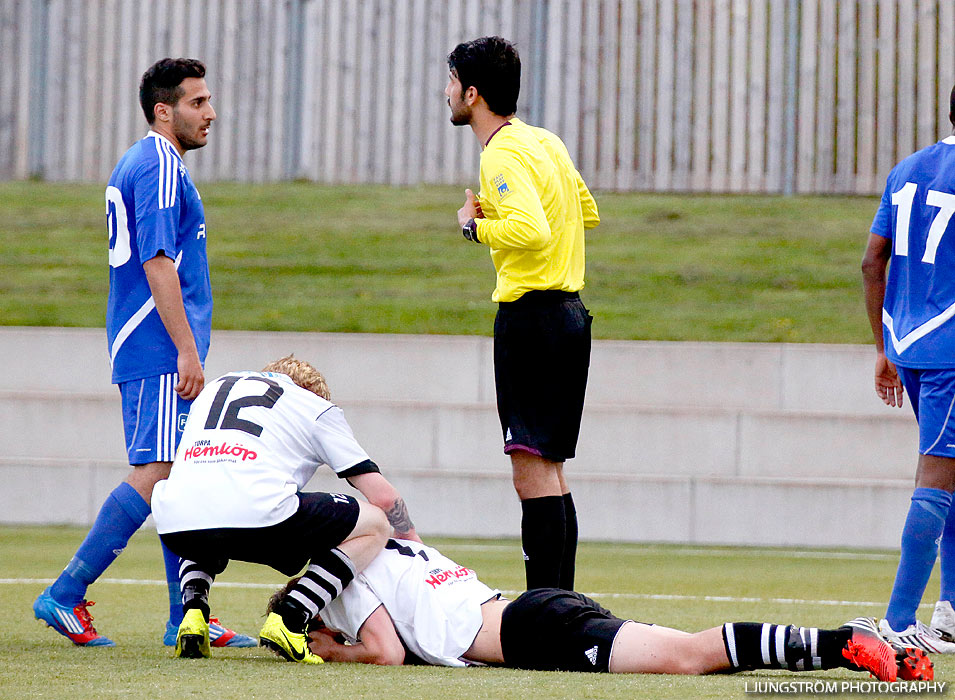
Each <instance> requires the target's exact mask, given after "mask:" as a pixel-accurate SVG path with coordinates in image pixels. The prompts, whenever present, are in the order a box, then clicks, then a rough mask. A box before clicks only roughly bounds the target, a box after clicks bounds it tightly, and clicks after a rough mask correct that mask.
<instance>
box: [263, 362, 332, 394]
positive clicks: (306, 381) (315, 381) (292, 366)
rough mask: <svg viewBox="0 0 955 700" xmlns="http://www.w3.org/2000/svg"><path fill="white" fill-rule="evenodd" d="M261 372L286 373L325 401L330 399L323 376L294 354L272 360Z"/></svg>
mask: <svg viewBox="0 0 955 700" xmlns="http://www.w3.org/2000/svg"><path fill="white" fill-rule="evenodd" d="M262 371H263V372H278V373H279V374H287V375H288V376H289V377H290V378H291V379H292V381H293V382H295V383H296V384H298V385H299V386H300V387H302V388H303V389H308V390H309V391H310V392H312V393H313V394H318V395H319V396H321V397H322V398H323V399H325V400H326V401H330V400H331V396H332V395H331V392H330V391H329V390H328V384H327V383H326V382H325V377H324V376H322V373H321V372H319V371H318V370H317V369H315V368H314V367H312V366H311V365H310V364H308V363H307V362H306V361H305V360H299V359H296V358H295V356H294V355H286V356H285V357H283V358H281V359H279V360H273V361H272V362H270V363H268V364H267V365H266V366H265V367H263V368H262Z"/></svg>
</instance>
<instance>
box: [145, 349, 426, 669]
mask: <svg viewBox="0 0 955 700" xmlns="http://www.w3.org/2000/svg"><path fill="white" fill-rule="evenodd" d="M328 399H329V392H328V386H327V384H326V383H325V378H324V377H323V376H322V375H321V373H319V372H318V370H316V369H315V368H314V367H312V366H311V365H310V364H308V363H307V362H303V361H301V360H297V359H295V358H294V357H291V356H289V357H284V358H282V359H281V360H276V361H275V362H271V363H269V364H268V365H267V366H266V367H265V369H264V370H263V371H261V372H231V373H229V374H226V375H223V376H221V377H219V378H218V379H216V380H214V381H212V382H209V383H208V384H206V386H205V388H204V389H203V390H202V392H201V393H200V394H199V396H198V397H196V400H195V403H194V404H193V406H192V410H191V411H190V412H189V418H188V420H187V421H186V426H185V429H184V430H183V437H182V444H181V445H180V448H179V450H178V452H177V453H176V460H175V462H174V463H173V465H172V470H171V471H170V474H169V478H168V479H167V480H165V481H160V482H159V483H158V484H156V487H155V489H154V490H153V497H152V509H153V517H154V518H155V520H156V530H157V531H158V532H159V536H160V538H161V539H162V541H163V543H164V544H165V545H166V546H167V547H168V548H169V549H170V550H171V551H172V552H175V553H176V554H177V555H179V556H180V557H182V559H183V561H182V566H181V568H180V571H179V576H180V581H181V589H182V603H183V610H184V611H185V617H184V618H183V620H182V623H181V624H180V625H179V630H178V634H177V639H176V656H180V657H187V658H198V657H204V656H209V651H210V650H209V601H208V595H209V588H210V586H211V585H212V581H213V579H214V578H215V576H216V575H217V574H219V573H221V572H222V571H223V570H224V569H225V567H226V565H227V564H228V562H229V560H230V559H238V560H240V561H249V562H255V563H258V564H265V565H266V566H271V567H272V568H274V569H276V570H278V571H281V572H282V573H284V574H285V575H287V576H292V575H294V574H295V573H296V572H298V571H301V570H302V568H303V567H305V566H306V565H307V567H308V568H307V569H306V571H305V573H304V574H302V576H301V577H300V578H299V579H296V581H295V583H294V584H293V585H292V586H290V588H289V591H288V595H287V596H285V599H284V600H283V601H282V603H281V605H278V606H277V607H276V609H275V611H274V612H272V613H271V614H270V615H269V616H268V618H267V619H266V621H265V625H264V626H263V627H262V631H261V632H260V633H259V640H260V642H261V644H262V645H263V646H267V647H269V648H271V649H273V650H275V651H276V652H277V653H279V654H280V655H281V656H283V657H284V658H286V659H288V660H289V661H299V662H304V663H321V659H319V658H316V657H314V656H313V655H312V654H311V653H310V652H309V650H308V647H307V641H308V640H307V638H306V636H305V631H306V625H307V624H308V621H309V620H310V619H311V618H313V617H314V616H315V615H317V614H318V612H319V611H320V610H321V609H322V608H323V607H324V606H325V605H327V604H328V603H329V602H330V601H331V600H333V599H334V598H335V597H336V596H337V595H339V594H340V593H341V592H342V589H344V588H345V587H346V586H348V583H349V582H350V581H351V580H352V579H353V578H354V576H355V574H356V573H357V572H358V571H360V570H361V569H362V568H363V567H364V566H365V565H367V564H368V563H369V562H370V561H372V560H373V559H374V558H375V556H376V555H377V553H378V552H379V551H381V548H382V547H384V545H385V543H386V541H387V539H388V537H389V536H390V535H391V534H392V531H393V530H392V528H393V529H394V532H396V533H398V535H399V536H404V537H407V538H408V539H410V540H417V539H418V535H417V534H416V533H415V528H414V525H413V524H412V522H411V519H410V518H409V517H408V510H407V508H406V506H405V503H404V500H403V499H402V498H401V495H400V494H399V493H398V491H397V490H396V489H395V488H394V487H393V486H392V485H391V484H390V483H389V482H388V481H387V480H386V479H385V478H384V477H383V476H382V475H381V473H380V472H379V470H378V466H377V465H376V464H375V463H374V462H372V461H371V460H370V459H369V458H368V455H367V454H366V453H365V451H364V450H363V449H362V448H361V446H360V445H359V444H358V442H357V441H356V440H355V436H354V435H353V434H352V431H351V428H350V427H349V426H348V423H347V422H345V417H344V415H343V414H342V411H341V409H340V408H338V407H337V406H335V405H334V404H333V403H331V402H330V401H329V400H328ZM323 464H327V465H328V466H329V467H330V468H331V469H332V470H333V471H334V472H335V473H336V474H337V475H338V476H339V477H340V478H342V479H347V480H348V481H349V483H351V484H352V485H353V486H354V487H355V488H356V489H358V490H359V491H360V492H361V494H362V495H363V496H364V497H365V498H366V499H368V503H365V502H359V501H358V500H356V499H355V498H352V497H351V496H346V495H343V494H339V493H305V492H303V491H302V489H303V488H304V487H305V484H306V483H308V481H309V480H310V479H311V478H312V475H313V474H314V473H315V471H316V470H317V469H318V467H319V466H321V465H323ZM210 494H214V496H215V497H214V498H211V499H210V498H209V495H210Z"/></svg>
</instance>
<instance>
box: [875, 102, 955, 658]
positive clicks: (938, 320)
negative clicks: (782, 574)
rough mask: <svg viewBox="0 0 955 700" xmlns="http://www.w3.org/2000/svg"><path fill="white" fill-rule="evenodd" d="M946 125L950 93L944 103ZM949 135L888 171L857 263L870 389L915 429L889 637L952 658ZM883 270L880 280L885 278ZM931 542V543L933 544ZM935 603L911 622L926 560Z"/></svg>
mask: <svg viewBox="0 0 955 700" xmlns="http://www.w3.org/2000/svg"><path fill="white" fill-rule="evenodd" d="M949 118H950V120H951V121H952V124H953V126H955V90H953V91H952V95H951V103H950V115H949ZM952 214H955V134H953V135H952V136H949V137H948V138H946V139H944V140H942V141H939V142H938V143H936V144H934V145H932V146H929V147H928V148H924V149H922V150H921V151H918V152H917V153H915V154H913V155H911V156H909V157H908V158H906V159H905V160H903V161H902V162H901V163H899V164H898V165H896V166H895V168H893V169H892V172H891V173H889V177H888V180H887V182H886V187H885V193H884V194H883V195H882V202H881V204H880V206H879V210H878V212H877V213H876V215H875V220H874V221H873V222H872V229H871V234H870V236H869V242H868V246H867V248H866V251H865V257H864V259H863V261H862V276H863V281H864V286H865V302H866V311H867V313H868V316H869V322H870V324H871V326H872V333H873V336H874V337H875V345H876V353H877V354H876V363H875V390H876V393H877V394H878V395H879V397H880V398H881V399H882V401H883V402H885V403H886V404H887V405H889V406H894V407H901V406H902V396H903V387H904V390H905V393H907V394H908V395H909V401H910V402H911V404H912V408H913V410H914V411H915V416H916V418H917V419H918V424H919V450H918V451H919V457H918V467H917V469H916V473H915V491H914V493H913V494H912V501H911V505H910V507H909V512H908V516H907V517H906V520H905V526H904V528H903V530H902V552H901V558H900V560H899V568H898V572H897V573H896V578H895V585H894V586H893V588H892V596H891V598H890V600H889V606H888V611H887V612H886V619H884V620H883V621H882V622H881V626H880V631H881V632H882V633H883V635H884V636H886V638H888V639H889V640H890V641H896V642H899V643H902V644H905V645H907V646H918V647H921V648H923V649H925V650H926V651H928V652H931V653H955V612H953V610H952V601H953V600H955V509H953V508H951V505H952V491H953V490H955V412H953V407H955V321H953V320H952V319H953V316H955V231H952V229H953V226H951V225H950V224H951V218H952ZM886 268H888V275H886ZM939 542H941V546H939ZM936 557H938V558H939V560H940V563H941V573H942V584H941V595H940V596H939V602H938V603H937V604H936V606H935V613H934V615H933V616H932V621H931V624H930V625H925V624H924V623H922V622H920V621H918V620H916V617H915V613H916V610H917V608H918V606H919V603H920V602H921V600H922V595H923V593H924V592H925V587H926V585H927V583H928V579H929V576H930V575H931V573H932V568H933V567H934V566H935V559H936Z"/></svg>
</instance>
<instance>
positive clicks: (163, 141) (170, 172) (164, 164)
mask: <svg viewBox="0 0 955 700" xmlns="http://www.w3.org/2000/svg"><path fill="white" fill-rule="evenodd" d="M146 136H150V137H152V138H154V139H155V141H156V153H158V154H159V191H158V193H157V197H158V202H159V208H160V209H168V208H169V207H172V206H175V204H176V194H177V191H178V188H179V175H178V173H179V164H180V163H181V162H182V159H181V158H180V157H179V154H178V153H177V152H176V148H175V146H173V145H172V142H171V141H169V139H167V138H166V137H165V136H163V135H162V134H159V133H157V132H155V131H150V132H149V133H148V134H146Z"/></svg>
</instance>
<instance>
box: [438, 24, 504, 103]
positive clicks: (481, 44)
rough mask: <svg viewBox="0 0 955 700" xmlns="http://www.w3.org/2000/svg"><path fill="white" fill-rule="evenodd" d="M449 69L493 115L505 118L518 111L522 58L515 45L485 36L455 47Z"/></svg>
mask: <svg viewBox="0 0 955 700" xmlns="http://www.w3.org/2000/svg"><path fill="white" fill-rule="evenodd" d="M448 68H450V69H451V72H452V73H454V75H456V76H457V78H458V80H460V81H461V89H462V90H467V89H468V88H469V87H471V86H472V85H473V86H474V87H475V88H476V89H477V91H478V94H479V95H480V96H481V97H483V98H484V101H485V102H487V106H488V107H490V109H491V111H492V112H494V114H497V115H500V116H502V117H508V116H510V115H512V114H514V112H516V111H517V96H518V94H519V93H520V91H521V57H520V56H518V55H517V49H515V48H514V44H512V43H511V42H509V41H508V40H507V39H502V38H501V37H499V36H484V37H481V38H480V39H474V40H473V41H468V42H465V43H463V44H458V45H457V46H455V47H454V51H452V52H451V53H450V54H448Z"/></svg>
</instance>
